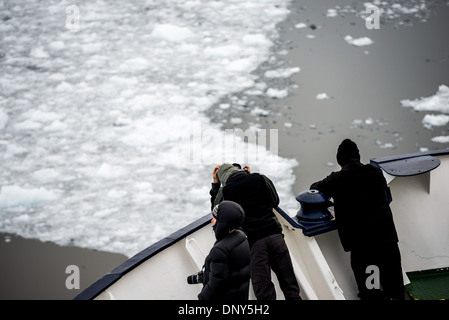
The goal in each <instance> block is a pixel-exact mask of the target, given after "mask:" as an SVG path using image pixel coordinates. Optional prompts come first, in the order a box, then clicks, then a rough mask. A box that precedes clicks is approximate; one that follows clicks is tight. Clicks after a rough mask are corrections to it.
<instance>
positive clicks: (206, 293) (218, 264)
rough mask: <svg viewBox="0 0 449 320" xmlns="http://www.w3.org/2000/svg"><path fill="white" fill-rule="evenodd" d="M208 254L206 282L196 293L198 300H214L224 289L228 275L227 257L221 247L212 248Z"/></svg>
mask: <svg viewBox="0 0 449 320" xmlns="http://www.w3.org/2000/svg"><path fill="white" fill-rule="evenodd" d="M209 255H210V256H211V257H212V259H211V261H210V265H209V270H210V271H209V277H208V279H209V280H208V282H207V283H205V284H204V286H203V289H202V290H201V292H200V294H199V295H198V299H199V300H214V299H216V298H217V296H220V295H221V294H222V293H223V291H224V290H225V286H226V282H227V281H228V277H229V267H228V258H227V256H226V254H225V252H223V250H221V249H217V248H212V250H211V252H210V253H209Z"/></svg>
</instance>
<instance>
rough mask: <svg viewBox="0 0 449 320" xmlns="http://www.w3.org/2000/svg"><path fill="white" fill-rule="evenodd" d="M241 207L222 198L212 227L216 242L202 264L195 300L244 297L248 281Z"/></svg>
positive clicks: (242, 298)
mask: <svg viewBox="0 0 449 320" xmlns="http://www.w3.org/2000/svg"><path fill="white" fill-rule="evenodd" d="M244 218H245V212H244V210H243V208H242V207H241V206H240V205H238V204H237V203H235V202H232V201H223V202H221V203H220V205H219V206H218V210H217V217H216V223H215V226H214V232H215V238H216V239H217V241H216V242H215V244H214V246H213V247H212V249H211V251H210V252H209V254H208V256H207V257H206V260H205V263H204V275H203V289H202V290H201V292H200V294H199V295H198V299H199V300H247V299H248V295H249V280H250V249H249V244H248V240H247V237H246V235H245V233H244V232H242V231H241V230H238V228H239V227H240V225H241V224H242V222H243V220H244Z"/></svg>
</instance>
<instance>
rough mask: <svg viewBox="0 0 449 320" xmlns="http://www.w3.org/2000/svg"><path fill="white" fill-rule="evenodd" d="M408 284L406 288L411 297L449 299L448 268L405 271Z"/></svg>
mask: <svg viewBox="0 0 449 320" xmlns="http://www.w3.org/2000/svg"><path fill="white" fill-rule="evenodd" d="M407 276H408V278H409V279H410V282H411V283H410V284H408V285H406V289H407V291H408V293H409V294H410V296H411V297H412V298H413V299H417V300H443V299H444V300H447V299H449V268H442V269H434V270H423V271H416V272H407Z"/></svg>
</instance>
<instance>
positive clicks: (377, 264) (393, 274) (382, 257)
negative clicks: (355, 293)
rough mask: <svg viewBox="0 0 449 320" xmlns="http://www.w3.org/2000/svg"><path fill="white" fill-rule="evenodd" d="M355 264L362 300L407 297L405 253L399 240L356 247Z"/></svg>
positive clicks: (352, 265) (352, 252)
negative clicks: (402, 265) (401, 251)
mask: <svg viewBox="0 0 449 320" xmlns="http://www.w3.org/2000/svg"><path fill="white" fill-rule="evenodd" d="M351 267H352V270H353V272H354V276H355V280H356V282H357V287H358V290H359V298H360V299H362V300H368V299H395V300H403V299H404V280H403V276H402V268H401V254H400V252H399V247H398V244H397V243H391V244H382V245H376V246H369V247H364V248H360V249H354V250H352V251H351Z"/></svg>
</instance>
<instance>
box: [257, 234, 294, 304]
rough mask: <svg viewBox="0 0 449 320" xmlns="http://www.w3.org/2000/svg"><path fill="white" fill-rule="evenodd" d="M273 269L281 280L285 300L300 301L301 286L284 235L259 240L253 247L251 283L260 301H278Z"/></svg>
mask: <svg viewBox="0 0 449 320" xmlns="http://www.w3.org/2000/svg"><path fill="white" fill-rule="evenodd" d="M271 269H272V270H273V272H274V273H275V274H276V277H277V278H278V280H279V285H280V287H281V290H282V292H283V293H284V296H285V299H287V300H290V299H296V300H300V299H301V297H300V295H299V285H298V282H297V281H296V277H295V274H294V272H293V265H292V261H291V258H290V253H289V252H288V248H287V245H286V243H285V240H284V237H283V235H282V234H275V235H270V236H267V237H265V238H262V239H259V240H257V241H256V242H255V243H254V244H253V245H252V246H251V282H252V284H253V289H254V294H255V295H256V298H257V299H258V300H275V299H276V291H275V288H274V284H273V282H272V281H271Z"/></svg>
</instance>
